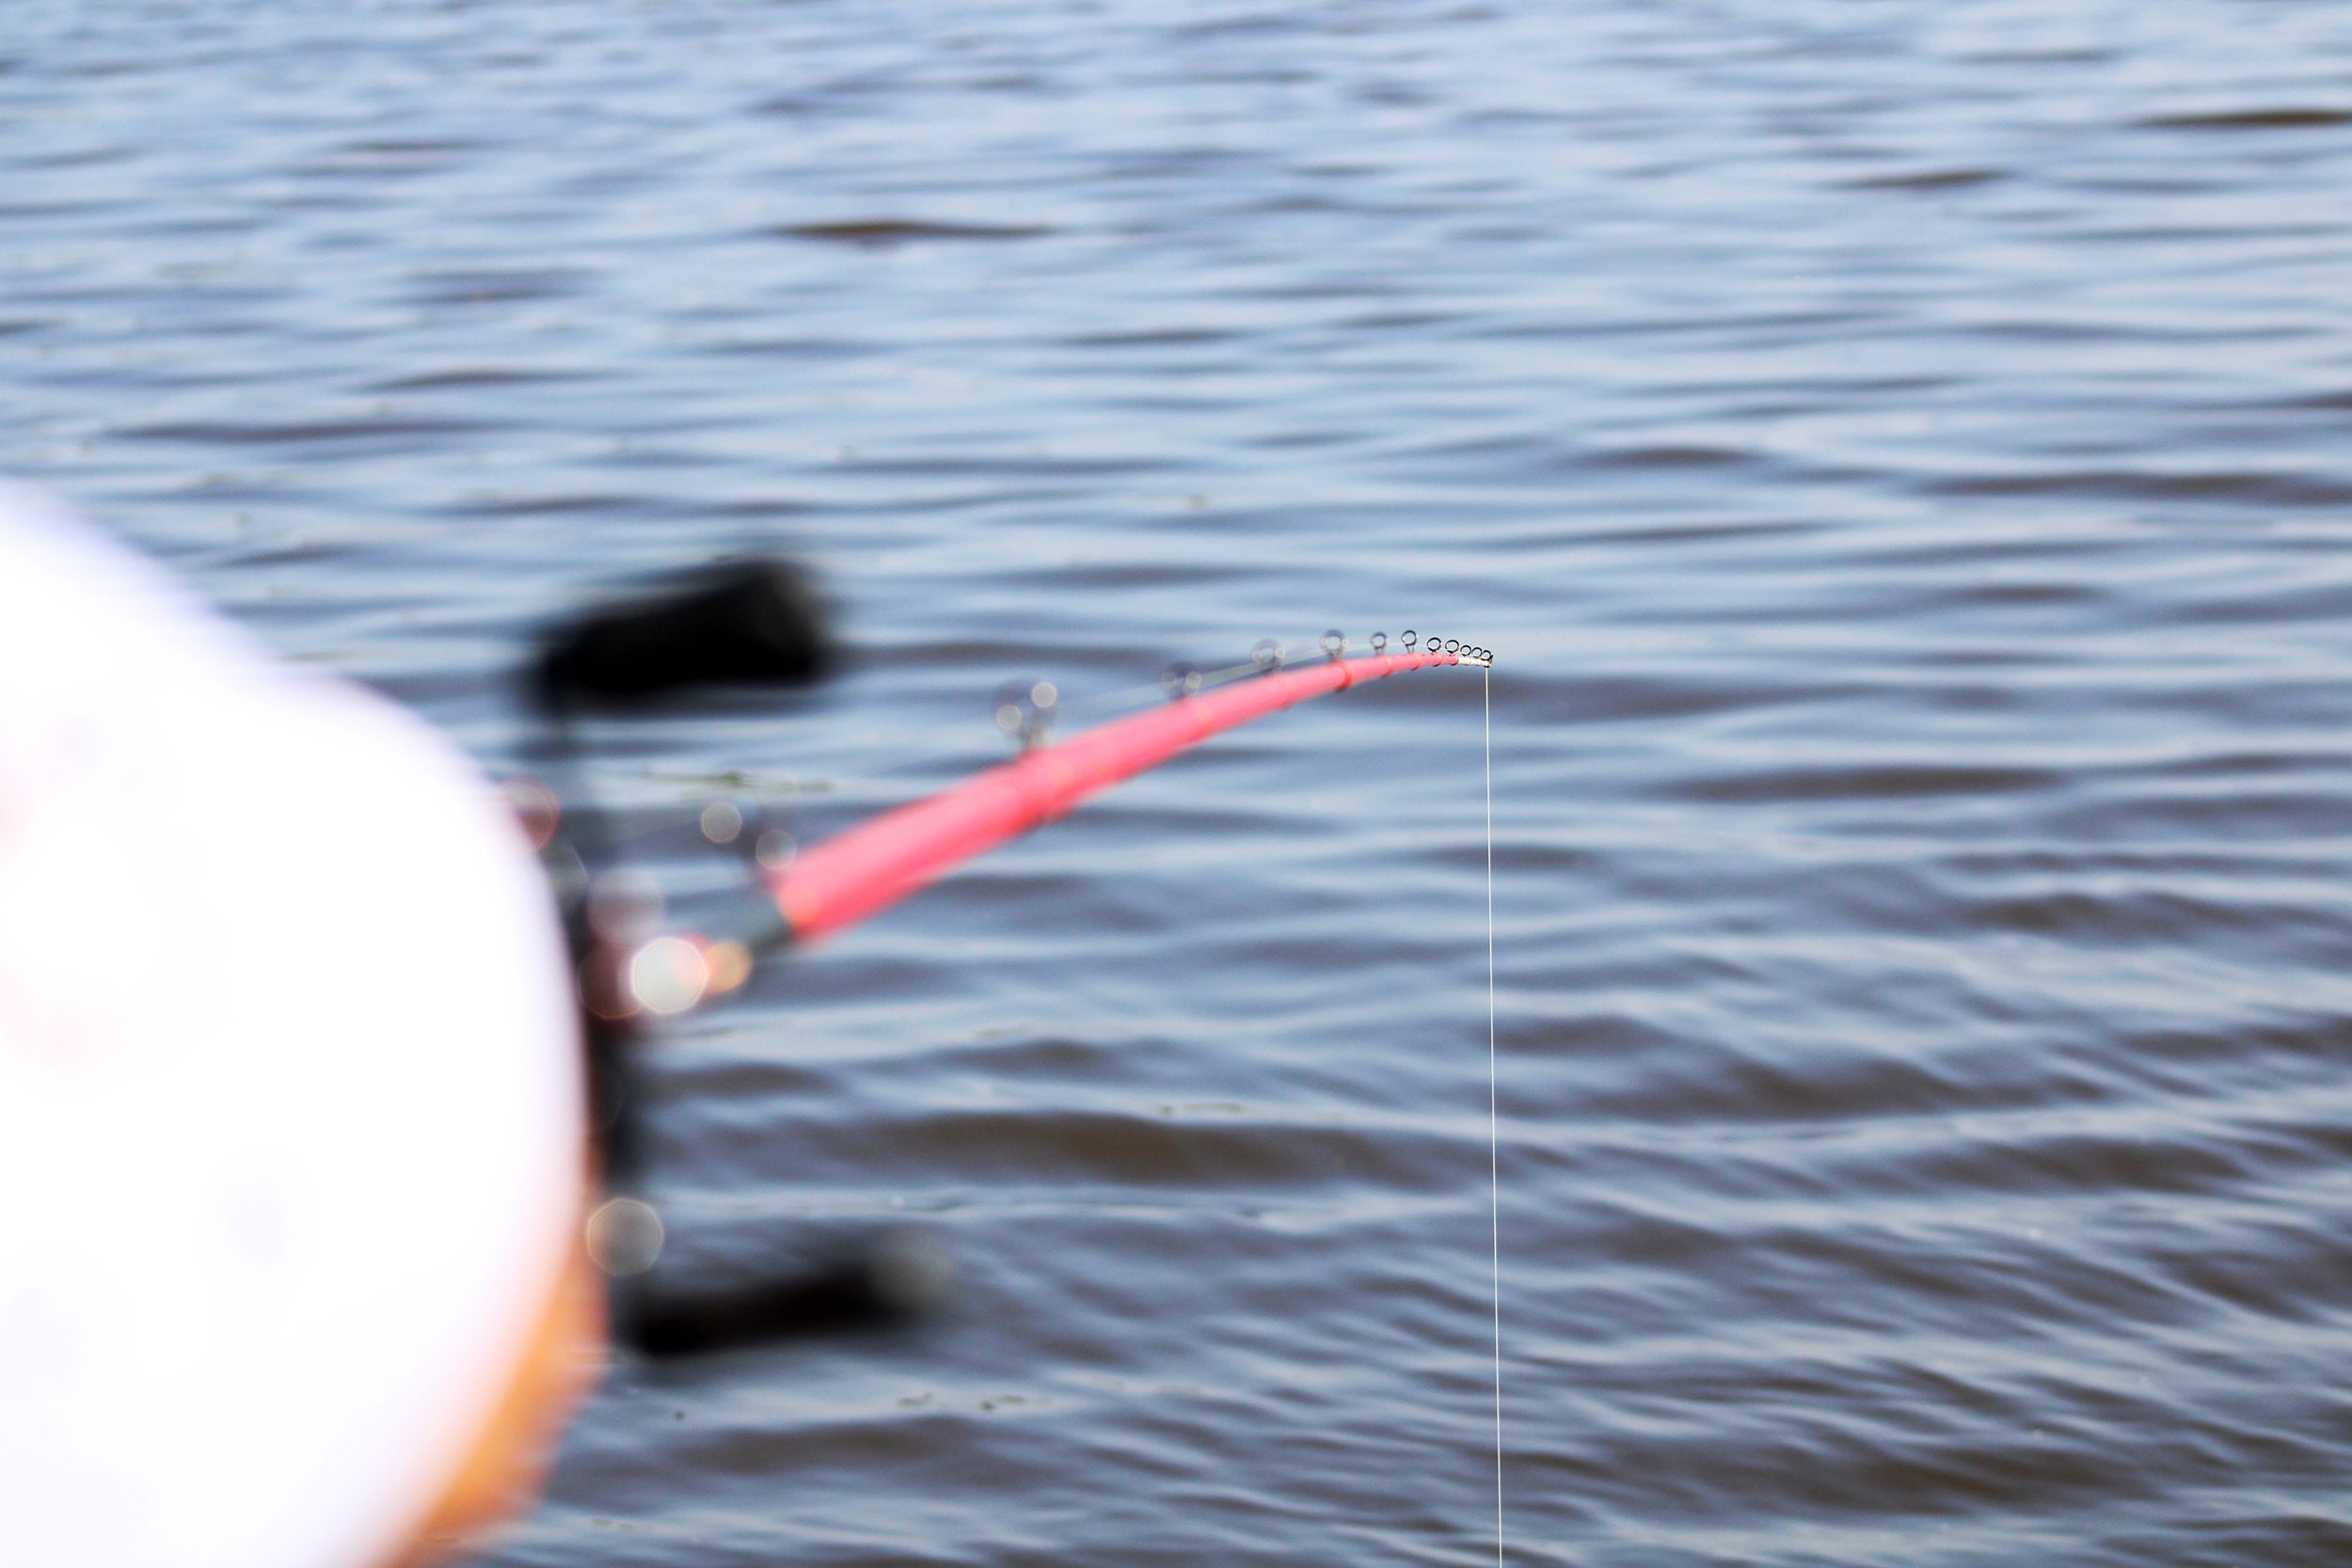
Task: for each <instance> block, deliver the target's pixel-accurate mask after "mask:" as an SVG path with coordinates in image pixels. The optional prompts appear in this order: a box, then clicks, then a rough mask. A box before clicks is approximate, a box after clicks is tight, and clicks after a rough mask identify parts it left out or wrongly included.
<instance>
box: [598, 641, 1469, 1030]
mask: <svg viewBox="0 0 2352 1568" xmlns="http://www.w3.org/2000/svg"><path fill="white" fill-rule="evenodd" d="M1334 641H1336V639H1335V640H1334ZM1488 662H1489V659H1488V657H1487V656H1486V654H1485V652H1484V651H1483V650H1480V649H1475V648H1469V649H1466V648H1463V647H1462V646H1461V645H1460V644H1459V643H1458V642H1449V643H1444V644H1437V645H1429V646H1424V647H1423V648H1422V650H1421V651H1420V652H1416V653H1402V654H1391V653H1377V654H1373V655H1370V656H1367V657H1357V658H1346V657H1338V656H1336V655H1335V656H1333V657H1330V658H1328V659H1327V660H1326V661H1325V662H1324V663H1321V664H1315V665H1309V666H1305V667H1301V668H1295V669H1288V670H1277V671H1274V672H1271V673H1266V674H1263V675H1259V676H1257V677H1255V678H1251V679H1247V680H1243V681H1239V682H1236V683H1235V684H1233V685H1231V686H1226V687H1221V688H1218V689H1215V690H1210V691H1204V692H1200V693H1197V694H1190V695H1183V696H1178V697H1176V698H1175V699H1174V700H1172V701H1170V702H1168V704H1166V705H1164V706H1161V707H1158V708H1155V709H1153V710H1152V711H1151V712H1149V713H1140V714H1136V715H1135V716H1134V717H1132V718H1128V719H1122V720H1119V721H1114V722H1112V723H1108V724H1104V725H1101V726H1099V727H1097V728H1095V729H1091V730H1088V731H1086V732H1084V733H1083V734H1080V735H1076V736H1072V737H1071V738H1070V739H1068V740H1066V741H1063V742H1061V743H1060V744H1058V745H1039V746H1035V747H1032V748H1031V749H1030V750H1028V751H1027V752H1024V753H1023V754H1022V755H1021V756H1020V757H1019V758H1017V759H1016V760H1014V761H1012V762H1009V763H1005V764H1002V765H1001V766H998V767H995V768H989V769H988V770H987V771H985V772H983V773H979V774H977V775H975V776H974V777H972V778H970V779H967V780H965V781H964V782H963V783H961V784H955V785H952V786H950V787H949V788H946V789H944V790H941V791H940V792H939V793H938V794H935V795H930V796H927V797H925V798H924V799H922V800H915V801H913V802H911V803H910V804H907V805H903V806H899V807H898V808H896V809H895V810H892V811H886V812H883V813H882V815H881V816H875V817H872V818H869V819H868V820H866V821H865V822H861V823H859V824H858V825H857V826H855V827H853V828H850V829H848V830H847V831H845V832H841V833H838V834H836V835H834V837H832V838H830V839H827V840H825V841H824V842H823V843H821V844H818V845H816V846H813V847H809V848H806V849H803V850H802V851H801V853H800V854H799V856H798V857H797V858H796V859H794V860H793V862H792V863H790V864H789V865H787V866H786V867H784V868H783V869H782V870H780V871H777V872H774V873H772V874H771V876H769V878H768V879H766V882H765V884H764V886H763V887H762V889H761V890H760V896H759V899H758V902H757V904H756V905H755V907H753V908H749V909H745V908H743V907H742V906H740V905H739V911H740V912H739V913H738V914H737V915H736V917H734V918H732V919H728V920H723V921H721V922H718V923H717V926H718V929H717V930H713V931H711V932H709V933H690V934H682V935H677V936H668V937H661V938H657V939H656V940H655V941H653V942H648V943H646V944H645V945H644V946H643V947H641V948H639V949H637V950H635V951H634V952H633V953H630V954H628V955H627V956H626V957H623V956H620V955H615V956H614V957H615V958H617V959H619V961H620V962H621V963H622V964H624V965H625V974H615V975H614V980H615V981H616V982H617V985H616V987H615V989H616V990H618V991H619V992H620V993H621V994H620V995H619V996H618V997H616V998H615V1000H617V1001H620V1002H621V1003H622V1005H623V1006H628V1004H630V1003H634V1004H636V1005H637V1006H643V1007H644V1008H646V1009H647V1010H649V1011H652V1012H656V1013H675V1012H681V1011H683V1010H685V1009H686V1008H687V1007H691V1006H694V1005H695V1004H696V1003H698V1002H701V1001H703V1000H704V999H706V998H707V997H710V996H715V995H717V994H719V993H722V992H724V991H729V990H734V989H735V988H736V987H737V986H739V985H740V984H741V983H742V982H743V980H744V979H745V978H746V977H747V976H748V975H749V974H750V970H751V958H752V957H753V956H754V955H755V953H757V952H759V951H761V950H762V949H766V948H771V947H774V946H778V945H784V944H787V943H788V944H791V945H795V946H799V945H804V944H806V943H809V942H816V941H818V940H819V939H820V938H823V937H828V936H831V935H833V934H834V932H836V931H840V930H843V929H846V928H847V927H851V926H854V925H856V924H857V923H858V922H859V921H862V920H864V919H866V917H868V916H869V915H873V914H876V913H879V912H880V911H883V910H886V909H888V908H889V907H890V906H892V905H893V904H896V903H898V901H899V900H900V899H902V898H905V897H906V896H907V895H910V894H913V893H915V892H918V891H919V890H921V889H922V888H925V887H927V886H929V885H930V883H932V882H934V881H936V880H938V879H940V878H941V877H943V876H945V875H946V873H947V872H949V871H951V870H953V869H954V868H955V867H957V866H958V865H961V864H962V863H964V862H965V861H968V860H971V859H973V858H974V857H976V856H978V855H981V854H984V853H986V852H987V851H988V850H990V849H993V848H994V847H996V846H998V845H1000V844H1003V843H1005V842H1006V841H1007V840H1009V839H1012V838H1018V837H1019V836H1020V835H1021V834H1023V833H1025V832H1029V831H1030V830H1031V829H1033V828H1037V827H1040V826H1041V825H1043V824H1044V823H1047V822H1051V821H1053V820H1054V819H1055V818H1057V817H1059V816H1066V815H1067V814H1068V813H1069V812H1070V811H1072V810H1073V808H1075V807H1076V806H1077V805H1078V804H1080V803H1081V802H1082V801H1085V800H1089V798H1091V797H1093V796H1096V795H1099V794H1101V793H1102V792H1103V791H1104V790H1106V789H1108V788H1110V787H1111V786H1112V785H1114V784H1120V783H1123V782H1125V781H1126V780H1128V779H1132V778H1134V777H1135V776H1136V774H1138V773H1141V772H1144V771H1146V770H1148V769H1150V768H1156V767H1157V766H1159V765H1160V764H1161V763H1163V762H1166V761H1168V759H1169V758H1170V757H1173V756H1175V755H1177V754H1178V753H1180V752H1184V751H1186V750H1188V749H1190V748H1191V747H1194V746H1197V745H1199V744H1200V742H1201V741H1204V740H1207V739H1208V738H1210V737H1211V736H1216V735H1221V734H1223V733H1224V732H1225V731H1227V730H1230V729H1233V728H1235V727H1236V726H1238V725H1241V724H1246V723H1248V722H1249V721H1251V720H1253V719H1261V718H1263V717H1264V716H1265V715H1267V714H1269V713H1275V712H1278V711H1279V710H1281V709H1283V708H1286V707H1291V706H1294V705H1297V704H1299V703H1302V702H1305V701H1306V700H1307V699H1309V698H1311V697H1319V696H1322V695H1324V694H1325V693H1327V692H1332V691H1344V690H1346V689H1348V688H1349V687H1351V686H1359V685H1361V684H1363V683H1364V682H1366V681H1376V680H1385V679H1387V678H1388V677H1389V676H1391V675H1395V674H1402V673H1405V672H1406V671H1409V670H1425V669H1432V668H1436V667H1438V666H1442V665H1449V664H1465V663H1468V664H1471V665H1477V666H1484V665H1486V664H1487V663H1488ZM722 933H723V934H722Z"/></svg>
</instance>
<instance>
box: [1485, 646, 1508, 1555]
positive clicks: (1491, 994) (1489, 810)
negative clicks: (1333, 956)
mask: <svg viewBox="0 0 2352 1568" xmlns="http://www.w3.org/2000/svg"><path fill="white" fill-rule="evenodd" d="M1480 673H1481V675H1483V676H1484V677H1485V679H1484V681H1483V685H1484V688H1485V692H1484V695H1485V698H1486V1176H1487V1183H1488V1192H1489V1194H1490V1195H1491V1197H1490V1203H1489V1208H1488V1231H1489V1235H1490V1238H1491V1240H1492V1243H1493V1257H1494V1308H1495V1568H1503V1561H1502V1116H1501V1112H1500V1111H1499V1109H1498V1106H1497V1101H1498V1093H1497V1078H1498V1074H1497V1072H1496V1063H1495V673H1494V667H1493V666H1492V665H1488V666H1487V667H1486V669H1485V670H1483V671H1481V672H1480Z"/></svg>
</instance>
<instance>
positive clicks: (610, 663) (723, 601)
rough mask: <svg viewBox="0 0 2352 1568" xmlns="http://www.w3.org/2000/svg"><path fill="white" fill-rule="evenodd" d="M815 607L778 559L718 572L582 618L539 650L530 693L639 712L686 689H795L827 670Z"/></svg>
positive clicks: (557, 703)
mask: <svg viewBox="0 0 2352 1568" xmlns="http://www.w3.org/2000/svg"><path fill="white" fill-rule="evenodd" d="M825 620H826V617H825V607H824V601H823V600H822V599H821V598H820V597H819V596H818V592H817V585H816V583H815V582H814V581H813V580H811V578H809V576H808V574H807V573H805V572H803V570H802V569H801V568H800V567H798V566H795V565H793V564H792V563H791V562H786V561H749V562H738V563H734V564H730V565H726V566H723V567H719V568H717V569H715V570H713V571H711V572H707V573H705V574H703V575H702V576H701V577H699V578H694V579H691V580H690V581H689V582H687V583H686V584H685V585H683V586H682V587H680V588H678V589H675V590H673V591H672V592H670V593H667V594H661V595H660V596H658V597H654V598H650V599H639V600H635V601H630V602H625V603H622V604H618V605H613V606H611V607H608V608H606V609H603V610H592V611H590V612H589V613H587V614H585V615H583V616H581V617H580V618H579V619H577V620H574V621H570V622H568V623H565V624H564V625H562V626H558V627H557V628H556V629H555V631H554V632H553V633H552V634H551V635H550V636H549V637H548V640H547V641H546V642H545V643H544V644H542V646H541V649H540V654H539V660H538V664H537V666H536V667H535V670H534V675H535V680H536V687H537V695H538V697H539V699H540V701H541V702H542V703H543V704H545V705H548V706H549V707H551V708H560V707H563V706H566V705H570V704H573V703H578V702H582V701H585V702H592V703H601V704H606V705H613V706H624V707H626V706H643V705H648V704H651V703H653V702H655V701H657V700H659V699H660V698H662V697H665V696H668V695H670V694H672V693H674V692H677V691H681V690H684V689H688V688H691V687H696V686H710V685H731V686H805V685H807V684H809V683H810V682H812V681H815V680H818V678H820V677H821V676H823V675H824V674H825V673H826V672H827V671H828V670H829V669H830V668H831V667H832V665H833V663H834V654H833V648H832V645H831V641H830V639H829V638H828V637H827V635H826V629H825Z"/></svg>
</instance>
